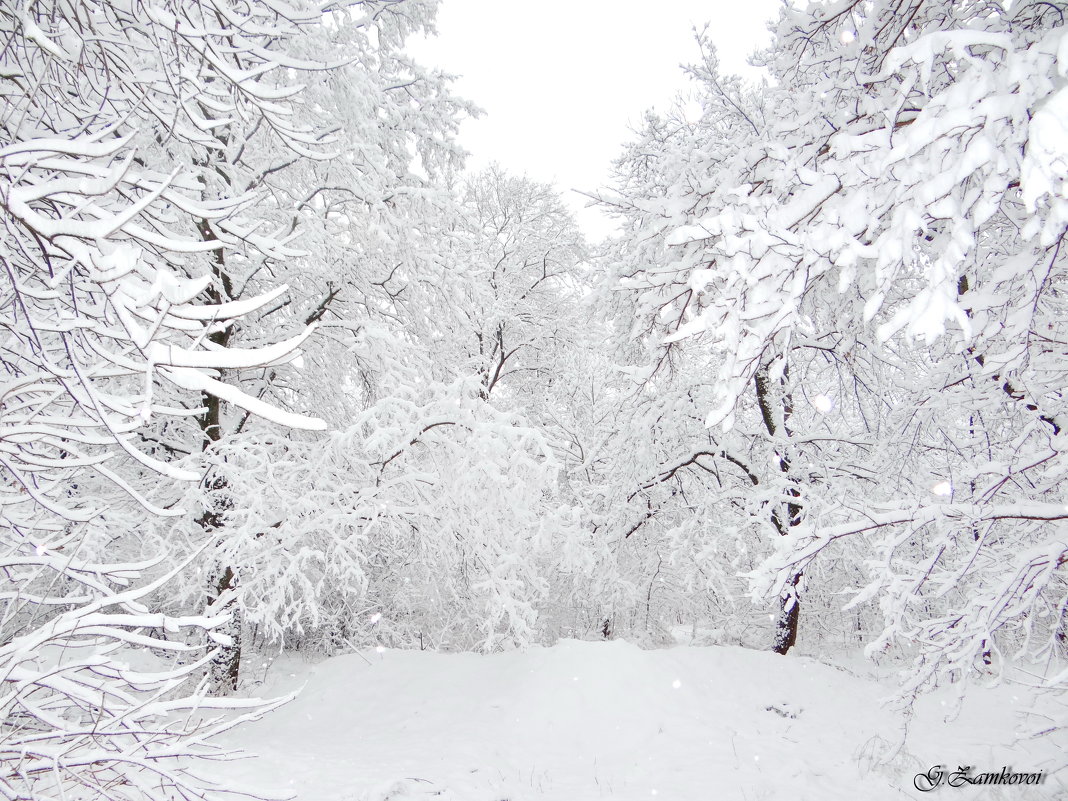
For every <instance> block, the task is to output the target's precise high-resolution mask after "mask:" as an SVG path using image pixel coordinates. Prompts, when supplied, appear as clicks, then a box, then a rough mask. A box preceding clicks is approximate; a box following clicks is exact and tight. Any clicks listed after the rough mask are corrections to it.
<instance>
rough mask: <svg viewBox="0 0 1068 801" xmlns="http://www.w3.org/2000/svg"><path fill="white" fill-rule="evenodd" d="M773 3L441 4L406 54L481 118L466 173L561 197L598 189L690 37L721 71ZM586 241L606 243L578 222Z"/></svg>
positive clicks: (667, 97)
mask: <svg viewBox="0 0 1068 801" xmlns="http://www.w3.org/2000/svg"><path fill="white" fill-rule="evenodd" d="M779 6H780V0H659V2H649V0H644V1H639V0H539V2H519V1H518V0H443V2H442V4H441V7H440V11H439V14H438V32H439V36H438V37H437V38H436V39H431V40H428V41H424V40H419V41H413V42H411V47H410V51H411V53H412V54H413V55H414V56H415V57H416V58H417V59H418V60H419V61H420V62H422V63H423V64H427V65H431V66H436V67H439V68H441V69H443V70H445V71H447V72H451V73H454V74H458V75H459V76H461V77H460V79H459V81H458V82H457V84H456V88H457V90H458V92H459V93H460V94H461V95H462V96H464V97H466V98H467V99H468V100H471V101H473V102H474V103H476V104H477V105H479V106H481V107H482V108H483V109H484V110H485V111H486V115H485V116H484V117H482V118H481V119H478V120H472V121H468V122H466V123H464V126H463V129H462V131H461V141H462V143H463V144H464V146H465V147H466V148H467V149H468V150H470V151H471V153H472V158H471V161H470V164H471V166H472V167H475V168H478V167H483V166H485V165H487V164H489V163H490V162H493V161H496V162H498V163H499V164H500V165H501V166H502V167H504V168H505V169H507V170H509V171H510V172H514V173H525V174H527V175H528V176H530V177H531V178H533V179H536V180H538V181H544V182H547V183H554V184H556V186H557V188H558V189H560V190H561V191H562V192H564V194H565V196H568V195H570V198H569V201H570V202H571V203H572V205H573V207H575V208H576V210H578V209H580V208H581V206H582V199H581V198H580V197H579V196H577V195H574V194H572V193H569V192H567V191H566V190H568V189H572V188H575V189H584V190H595V189H597V188H598V187H599V186H601V185H603V184H604V182H605V179H606V176H607V171H608V168H609V165H610V162H611V160H612V159H613V158H615V157H616V156H617V155H618V153H619V149H620V145H621V143H622V142H624V141H625V140H626V139H628V138H629V131H630V128H631V126H633V125H634V124H636V123H637V122H638V121H639V120H640V119H641V114H642V112H643V111H644V110H645V109H647V108H649V107H652V106H657V107H659V108H666V107H667V105H669V104H670V102H671V99H672V98H673V97H674V96H675V94H676V93H677V92H678V91H679V90H680V89H684V88H685V87H686V83H687V81H686V78H685V76H684V75H683V74H682V71H681V70H680V69H679V65H680V64H682V63H686V62H691V61H695V60H696V58H697V47H696V45H695V44H694V39H693V27H694V26H695V25H696V26H698V27H702V26H703V25H704V24H705V23H706V22H710V23H711V25H710V27H709V33H710V35H711V37H712V40H713V41H714V42H715V43H716V45H717V48H718V50H719V53H720V59H721V61H722V63H723V65H724V67H725V68H726V69H729V70H730V71H732V72H742V73H744V72H745V71H747V70H750V74H752V71H751V69H750V68H749V67H748V65H747V64H746V58H747V56H748V55H749V53H751V52H752V51H753V50H754V49H756V48H757V47H758V46H763V45H765V44H766V43H767V41H768V38H769V34H768V32H767V28H766V22H767V21H768V20H770V19H772V18H773V17H775V16H776V15H777V13H778V8H779ZM580 222H581V223H582V224H583V227H584V228H585V229H586V230H587V232H588V233H589V234H590V235H591V236H595V237H596V236H600V235H603V234H604V233H607V231H608V226H607V224H606V222H605V221H604V220H603V218H600V217H599V215H598V214H597V213H596V212H592V211H589V210H587V211H582V212H580Z"/></svg>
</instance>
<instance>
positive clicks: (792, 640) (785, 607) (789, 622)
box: [753, 364, 802, 654]
mask: <svg viewBox="0 0 1068 801" xmlns="http://www.w3.org/2000/svg"><path fill="white" fill-rule="evenodd" d="M788 376H789V373H788V372H787V371H786V370H784V371H783V378H782V384H783V395H782V412H783V414H782V426H783V431H784V433H785V434H786V435H787V436H789V434H790V428H789V425H790V415H791V414H792V412H793V403H792V399H791V396H790V393H789V391H788V390H787V389H786V387H785V384H786V381H787V379H788ZM753 384H754V386H755V389H756V398H757V405H758V406H759V408H760V416H761V418H762V419H763V421H764V428H765V429H766V430H767V432H768V434H769V435H770V436H772V437H774V436H775V435H776V433H777V432H778V429H779V425H778V421H777V420H776V416H775V413H774V407H773V403H774V398H773V397H772V389H771V379H770V377H769V375H768V365H767V364H762V365H761V366H760V368H759V369H758V370H757V372H756V375H755V376H754V377H753ZM783 450H784V452H782V453H780V454H779V458H778V462H779V470H780V472H782V474H783V475H784V476H787V477H788V478H789V477H790V458H789V456H788V455H787V454H786V453H785V449H783ZM790 480H791V481H793V482H795V485H794V486H791V487H790V488H789V489H788V490H787V492H788V494H789V495H790V496H791V497H793V498H798V499H800V497H801V492H800V491H799V490H798V488H797V487H796V479H793V478H791V479H790ZM783 517H784V516H783V514H782V512H781V507H780V506H776V508H775V509H774V510H773V511H772V513H771V522H772V525H774V526H775V529H776V530H777V531H778V532H779V534H780V535H781V536H784V537H785V536H786V535H787V534H788V533H789V532H790V529H791V528H793V527H794V526H796V525H799V524H800V522H801V505H800V504H798V503H788V504H786V514H785V518H786V519H785V520H784V519H783ZM801 576H802V571H800V570H798V571H797V572H795V573H793V574H792V575H791V576H790V578H789V579H787V581H786V584H785V585H784V586H783V589H782V592H781V593H780V595H779V615H778V618H777V619H776V621H775V642H774V644H773V645H772V650H773V651H774V652H775V653H777V654H786V653H787V652H788V651H789V650H790V649H791V648H793V647H794V645H796V644H797V630H798V627H799V625H800V621H801V598H800V585H801Z"/></svg>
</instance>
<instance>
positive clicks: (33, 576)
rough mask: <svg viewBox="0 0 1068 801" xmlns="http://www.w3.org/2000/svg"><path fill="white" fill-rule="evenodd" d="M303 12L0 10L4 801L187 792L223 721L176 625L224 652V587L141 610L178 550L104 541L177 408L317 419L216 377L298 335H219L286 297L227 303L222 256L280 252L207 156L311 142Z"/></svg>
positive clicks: (147, 501) (214, 7)
mask: <svg viewBox="0 0 1068 801" xmlns="http://www.w3.org/2000/svg"><path fill="white" fill-rule="evenodd" d="M320 22H321V12H320V9H318V8H317V7H315V6H306V7H304V6H297V5H294V6H283V5H280V4H252V5H249V4H243V3H230V2H227V1H226V0H204V2H198V3H168V2H158V3H141V4H137V5H135V6H130V5H129V4H125V3H110V2H100V3H92V4H82V3H77V2H66V1H65V0H55V1H54V2H39V1H38V2H15V3H13V4H8V5H6V6H4V8H2V9H0V31H2V34H3V39H4V41H5V46H4V50H3V52H2V56H0V58H2V61H0V86H2V87H3V97H4V105H3V109H2V110H0V130H2V131H3V134H2V136H0V141H2V142H4V143H5V144H4V145H3V147H2V148H0V173H2V177H0V205H2V208H3V215H2V219H3V225H4V234H3V238H2V242H3V244H2V246H0V247H2V250H0V262H2V264H3V267H4V272H5V277H6V279H7V280H6V282H5V283H4V289H3V291H2V294H0V298H2V300H0V315H2V320H3V328H4V331H5V334H4V340H3V341H4V345H3V349H2V353H0V364H2V366H3V370H4V384H3V393H2V396H0V397H2V405H3V415H2V417H0V443H2V444H0V449H2V456H0V459H2V465H3V473H4V476H5V480H4V485H3V489H2V496H0V542H2V547H3V550H2V553H0V562H2V564H3V585H0V586H2V587H3V589H2V594H0V597H2V599H3V606H2V611H0V643H2V644H0V680H2V682H3V685H2V686H3V691H2V695H0V704H2V709H3V723H2V724H0V754H2V759H0V765H2V766H3V767H2V768H0V793H2V794H3V795H4V796H5V797H9V798H25V797H33V798H61V797H63V798H66V797H107V798H146V797H151V798H157V797H158V798H164V797H166V798H173V797H189V798H192V797H201V790H200V789H198V788H199V787H200V785H199V782H198V780H197V779H196V777H195V775H193V774H191V773H189V771H188V765H187V764H186V763H185V761H184V758H186V757H189V756H197V755H200V756H211V755H212V754H214V753H216V751H215V750H214V749H213V746H212V744H211V742H210V737H211V735H212V734H213V733H215V732H217V731H220V730H222V729H225V728H227V727H229V726H231V725H233V724H234V723H235V722H237V720H239V719H240V717H238V718H234V717H233V715H230V716H229V717H228V718H226V719H225V720H224V719H222V718H219V719H215V718H213V717H212V716H211V713H210V710H212V709H213V708H223V709H227V710H233V709H235V708H239V707H240V706H241V704H240V703H238V702H231V701H227V702H225V703H221V702H214V701H211V700H210V699H205V698H204V696H203V693H202V691H201V690H198V689H196V688H195V687H194V688H192V689H191V688H189V687H185V688H184V689H183V685H185V684H186V683H187V681H188V680H190V679H193V680H194V684H195V679H196V677H197V676H200V675H201V674H202V673H203V667H204V663H205V660H207V659H208V658H210V655H207V656H206V655H204V653H203V644H202V643H198V642H197V639H198V638H197V635H196V632H198V631H199V632H205V631H206V632H208V634H209V635H210V636H211V637H214V638H215V640H216V642H218V643H221V644H225V643H226V637H225V635H223V634H218V633H216V632H218V631H219V629H220V627H221V626H224V625H225V624H226V622H227V614H226V610H227V605H228V603H229V602H230V601H231V600H232V598H231V597H229V596H228V595H227V594H220V595H219V596H218V597H215V598H213V599H212V603H211V604H210V606H209V607H208V608H207V609H205V608H204V603H203V601H201V602H200V603H199V604H197V608H196V609H195V610H191V611H190V612H189V613H188V614H179V615H167V614H163V613H161V612H156V611H153V605H152V604H153V598H154V596H155V594H156V593H157V592H158V591H159V589H160V587H162V586H164V585H165V583H166V582H167V581H168V580H169V579H170V578H172V576H173V574H174V573H176V572H177V571H178V570H179V569H180V568H181V567H182V565H181V564H173V563H171V562H170V561H169V560H168V554H167V553H166V552H165V551H163V550H159V551H157V552H156V553H154V554H151V555H150V557H149V558H147V559H134V558H131V554H132V549H130V547H129V546H130V541H131V539H132V538H134V537H136V536H137V535H138V534H139V533H141V532H143V531H144V528H145V526H144V522H145V518H146V516H149V517H151V516H160V517H172V518H173V517H175V516H177V515H180V514H182V510H181V509H180V508H178V507H177V506H175V504H174V501H175V500H176V497H177V495H176V490H175V483H174V480H179V481H183V480H184V481H190V480H192V481H197V480H199V479H200V478H201V472H200V470H199V469H198V465H197V464H196V462H195V461H192V462H191V463H190V464H180V463H178V461H177V460H175V458H174V456H175V454H180V453H181V451H182V449H188V450H190V451H192V450H195V447H196V440H194V441H193V443H194V444H193V445H192V446H191V445H190V442H189V441H188V440H181V439H174V438H172V436H171V435H172V433H173V432H174V431H180V430H182V428H183V421H187V420H189V419H190V418H196V417H198V416H199V417H200V418H201V420H202V421H203V420H205V419H209V418H208V417H206V416H205V415H206V414H207V415H209V416H210V415H211V414H212V411H211V410H212V409H216V410H218V409H221V406H220V405H219V402H220V401H225V402H226V403H229V404H233V405H234V406H237V407H240V408H241V409H242V410H243V413H248V414H252V415H257V416H262V417H264V418H266V419H269V420H271V421H273V423H275V424H278V425H281V426H295V427H298V428H305V429H321V428H322V427H323V423H322V422H321V421H319V420H317V419H315V418H313V417H308V416H306V415H304V414H301V413H300V412H299V411H294V410H292V409H291V410H285V411H284V410H282V409H281V408H279V407H278V406H277V405H272V404H270V403H267V402H265V401H264V400H263V399H262V398H261V397H258V395H257V394H256V393H252V392H247V391H244V390H243V389H242V388H240V387H237V386H234V385H233V384H230V383H227V382H225V381H223V380H220V379H221V377H222V375H223V373H224V372H226V371H233V370H251V369H269V370H284V369H286V368H285V365H286V364H287V363H289V362H291V361H292V360H293V359H294V358H295V357H296V356H297V355H298V348H299V346H300V345H301V344H302V342H304V341H305V339H306V337H307V336H308V335H309V333H310V332H311V329H310V328H309V327H307V326H304V325H295V326H293V327H292V328H291V329H290V332H289V334H288V335H286V334H282V335H281V336H279V335H278V334H277V332H274V333H272V334H271V335H263V336H261V337H259V339H258V341H256V342H252V343H247V344H248V345H249V346H248V347H233V346H232V344H233V343H231V342H230V340H229V337H230V332H232V331H233V330H234V329H235V327H237V326H238V325H240V323H238V322H237V321H239V320H241V319H248V318H249V317H250V316H255V315H256V314H257V313H259V312H261V311H262V310H264V309H267V308H269V307H271V306H272V305H273V304H276V303H278V302H279V301H280V299H281V298H282V297H283V295H284V293H285V291H286V287H285V286H278V287H274V288H268V289H265V291H262V292H258V293H246V294H245V295H243V296H242V297H241V298H240V299H237V297H236V293H235V292H232V291H231V290H230V287H231V286H232V281H233V279H234V277H235V274H234V273H232V272H230V269H229V266H230V265H234V264H241V265H245V266H246V267H247V268H248V269H260V268H262V267H269V265H270V264H271V263H272V262H274V261H276V260H285V259H290V258H295V257H297V256H298V255H299V254H298V252H297V251H295V250H294V249H293V248H292V247H291V246H290V240H291V238H292V234H293V231H292V226H291V225H290V226H288V227H273V228H272V227H270V226H266V227H265V226H263V225H261V224H260V223H258V222H256V221H255V220H256V217H257V214H258V212H256V211H254V210H255V209H257V208H262V207H263V206H262V204H264V197H263V194H262V193H261V192H260V191H259V189H260V187H259V185H258V184H257V182H255V181H252V182H249V183H241V182H240V181H237V180H235V179H234V176H233V175H232V174H227V164H232V163H234V161H235V160H233V159H231V160H230V161H229V162H228V161H227V159H226V158H224V157H221V154H222V155H225V153H226V152H227V148H231V147H232V148H238V149H240V148H242V147H245V146H246V144H247V142H248V141H250V140H251V139H252V138H253V136H254V133H255V132H256V131H257V130H259V131H264V132H265V133H264V134H263V135H264V136H267V137H269V138H271V139H272V140H273V142H274V143H275V146H276V147H277V148H279V149H287V150H288V152H289V153H290V156H291V158H293V159H319V158H322V157H324V156H326V155H327V153H326V151H325V150H324V147H323V140H322V134H321V133H320V132H318V131H317V130H315V129H314V128H312V127H310V126H308V125H307V124H306V122H305V121H304V120H303V119H301V118H300V117H299V116H298V115H296V114H294V106H293V102H292V101H293V98H294V97H295V96H296V94H297V93H298V92H299V90H300V87H299V86H298V85H297V84H296V83H295V82H294V74H295V71H300V70H308V69H320V68H321V65H319V64H317V63H312V62H309V61H304V60H302V59H296V58H292V57H290V56H288V55H287V54H286V52H285V50H284V45H285V43H286V42H288V41H291V40H292V39H293V37H294V36H297V35H299V33H300V31H301V29H302V28H305V27H314V26H318V25H319V24H320ZM245 126H247V127H245ZM239 127H240V128H241V129H242V130H241V132H240V136H238V135H237V130H238V128H239ZM228 132H232V133H233V134H234V135H233V136H228ZM266 205H267V207H268V208H269V207H271V205H272V204H271V203H269V202H268V203H267V204H266ZM267 216H270V215H269V214H264V217H267ZM223 265H225V269H224V268H223ZM205 408H206V409H207V410H208V411H207V412H205V411H204V410H205ZM201 427H202V428H203V430H204V432H205V433H207V434H210V424H209V425H208V426H201ZM190 468H192V469H190ZM146 575H151V576H152V578H151V579H149V578H144V576H146ZM157 608H158V607H157ZM201 636H202V635H201ZM134 651H141V652H144V653H146V654H151V655H152V656H151V657H150V658H149V659H148V661H147V662H145V661H144V660H141V659H137V660H135V659H133V652H134Z"/></svg>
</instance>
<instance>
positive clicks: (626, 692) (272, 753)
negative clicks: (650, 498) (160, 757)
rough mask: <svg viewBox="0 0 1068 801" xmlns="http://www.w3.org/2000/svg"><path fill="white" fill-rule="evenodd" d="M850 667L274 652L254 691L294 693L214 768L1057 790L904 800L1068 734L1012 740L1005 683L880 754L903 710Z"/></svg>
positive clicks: (363, 784) (706, 787) (828, 792)
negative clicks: (954, 773)
mask: <svg viewBox="0 0 1068 801" xmlns="http://www.w3.org/2000/svg"><path fill="white" fill-rule="evenodd" d="M857 673H858V671H857V669H856V668H851V669H848V670H847V669H844V668H841V667H835V666H828V665H824V664H821V663H819V662H816V661H814V660H812V659H809V658H805V657H788V658H782V657H779V656H776V655H774V654H771V653H767V652H759V651H751V650H744V649H741V648H730V647H709V648H688V647H677V648H670V649H664V650H657V651H643V650H640V649H639V648H637V647H635V646H633V645H630V644H627V643H624V642H603V643H589V642H579V641H574V640H569V641H564V642H562V643H560V644H558V645H556V646H554V647H552V648H530V649H528V650H525V651H517V652H512V653H503V654H495V655H491V656H479V655H474V654H439V653H432V652H418V651H385V652H382V653H375V652H370V653H369V654H366V655H360V654H352V655H348V656H341V657H336V658H333V659H328V660H325V661H323V662H320V663H318V664H312V663H308V662H305V661H303V660H301V659H299V658H289V657H287V658H283V659H279V660H276V661H275V663H274V665H273V667H272V668H271V670H270V671H269V672H268V673H267V675H266V681H265V683H264V685H263V687H261V688H260V691H261V692H264V693H280V692H286V691H289V690H292V689H296V688H299V687H301V686H303V690H302V692H301V693H300V695H299V697H298V698H297V699H296V700H294V701H293V702H291V703H290V704H288V705H287V706H285V707H283V708H282V709H280V710H278V711H276V712H274V713H273V714H271V715H269V716H268V717H267V718H265V719H264V720H262V721H260V722H258V723H255V724H251V725H248V726H246V727H244V728H243V729H240V730H238V731H236V732H234V733H233V734H232V735H230V740H229V742H230V743H231V744H233V745H237V746H240V747H242V748H246V749H248V750H251V751H254V752H257V753H259V754H260V755H261V758H259V759H254V760H242V761H239V762H234V763H228V764H225V765H223V766H221V767H220V768H216V770H218V771H219V772H220V773H221V774H222V775H224V776H225V777H226V778H227V779H228V780H230V781H236V782H238V783H240V784H242V785H244V786H245V787H247V788H248V789H250V790H253V791H256V792H258V793H262V794H265V795H272V796H275V797H278V796H283V797H284V796H295V797H296V798H298V799H301V800H302V801H387V799H392V800H393V801H404V800H405V799H437V801H529V800H530V799H545V801H584V800H585V799H602V798H611V799H627V800H628V801H629V800H631V799H633V800H634V801H638V800H639V799H641V801H645V800H646V799H656V801H669V800H671V801H674V800H676V799H677V800H678V801H701V800H703V799H710V800H716V801H718V800H719V799H739V801H757V800H758V799H778V798H789V799H792V800H793V801H827V799H843V801H845V800H846V799H848V801H855V800H856V799H872V800H873V801H874V800H877V799H903V798H928V799H930V798H938V797H941V798H943V799H962V800H963V799H978V798H984V799H985V798H992V799H996V798H1013V799H1017V798H1043V799H1045V798H1049V799H1055V798H1068V776H1064V775H1049V776H1047V778H1046V780H1045V783H1044V784H1043V785H1042V786H1040V787H1029V788H1020V787H1012V788H1006V789H1004V790H999V789H998V788H982V787H964V788H953V787H947V786H942V787H939V788H937V789H936V790H935V791H934V792H931V793H921V792H918V791H917V790H915V789H914V787H913V777H914V776H915V774H917V773H919V772H925V771H927V769H928V768H930V767H931V766H933V765H935V764H939V763H941V764H944V765H947V766H949V768H950V770H955V769H956V768H957V767H958V765H972V766H975V768H976V770H975V771H974V772H975V773H980V772H986V771H1000V770H1001V768H1002V766H1005V765H1008V766H1009V767H1010V768H1012V769H1014V770H1016V771H1038V770H1046V771H1047V772H1048V771H1049V770H1050V769H1051V768H1053V767H1056V766H1059V765H1061V764H1063V762H1064V761H1065V758H1064V754H1065V752H1068V743H1066V742H1065V741H1064V739H1063V738H1062V739H1061V740H1060V741H1059V742H1056V741H1054V740H1052V739H1050V738H1044V739H1041V740H1029V741H1026V742H1017V743H1015V744H1014V743H1013V739H1014V737H1013V731H1014V727H1015V726H1016V724H1017V723H1018V715H1017V714H1016V713H1017V712H1019V711H1020V710H1021V709H1025V708H1027V707H1028V706H1031V705H1034V704H1036V701H1035V699H1034V698H1033V697H1032V696H1031V695H1029V694H1028V693H1026V692H1023V691H1021V690H1020V688H1019V687H1015V688H1013V687H1009V686H1002V687H998V688H995V689H992V690H978V691H974V692H972V693H971V694H970V695H969V697H968V699H967V701H966V702H965V703H964V704H963V706H962V707H960V708H959V709H958V708H957V706H956V704H955V703H954V700H953V699H954V698H955V693H954V692H953V690H954V689H955V688H946V691H945V692H941V691H940V692H939V693H938V694H935V695H933V696H930V697H926V698H924V699H923V701H922V703H921V704H920V705H919V706H918V707H917V709H916V712H915V714H914V715H913V716H912V719H911V722H910V724H909V725H910V735H909V739H908V741H907V743H906V745H905V748H904V749H903V750H902V751H901V752H899V753H898V755H897V756H896V757H895V758H894V759H893V760H891V761H889V762H882V763H878V762H876V761H875V760H874V759H873V756H874V755H876V754H879V753H884V752H885V750H886V749H887V748H889V747H891V746H893V745H894V744H895V743H898V742H899V741H900V738H901V731H902V726H903V718H902V717H901V715H900V714H898V713H896V712H893V711H891V710H890V709H888V708H886V707H885V706H884V705H883V704H882V703H881V701H882V699H884V698H886V697H887V696H888V695H889V694H890V693H891V691H892V683H891V682H889V681H882V682H880V681H877V680H874V679H872V678H870V677H861V676H860V675H857ZM1043 703H1048V700H1046V699H1045V698H1043V699H1039V700H1038V701H1037V704H1038V705H1039V708H1040V707H1041V705H1042V704H1043ZM1063 773H1064V772H1062V774H1063Z"/></svg>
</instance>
